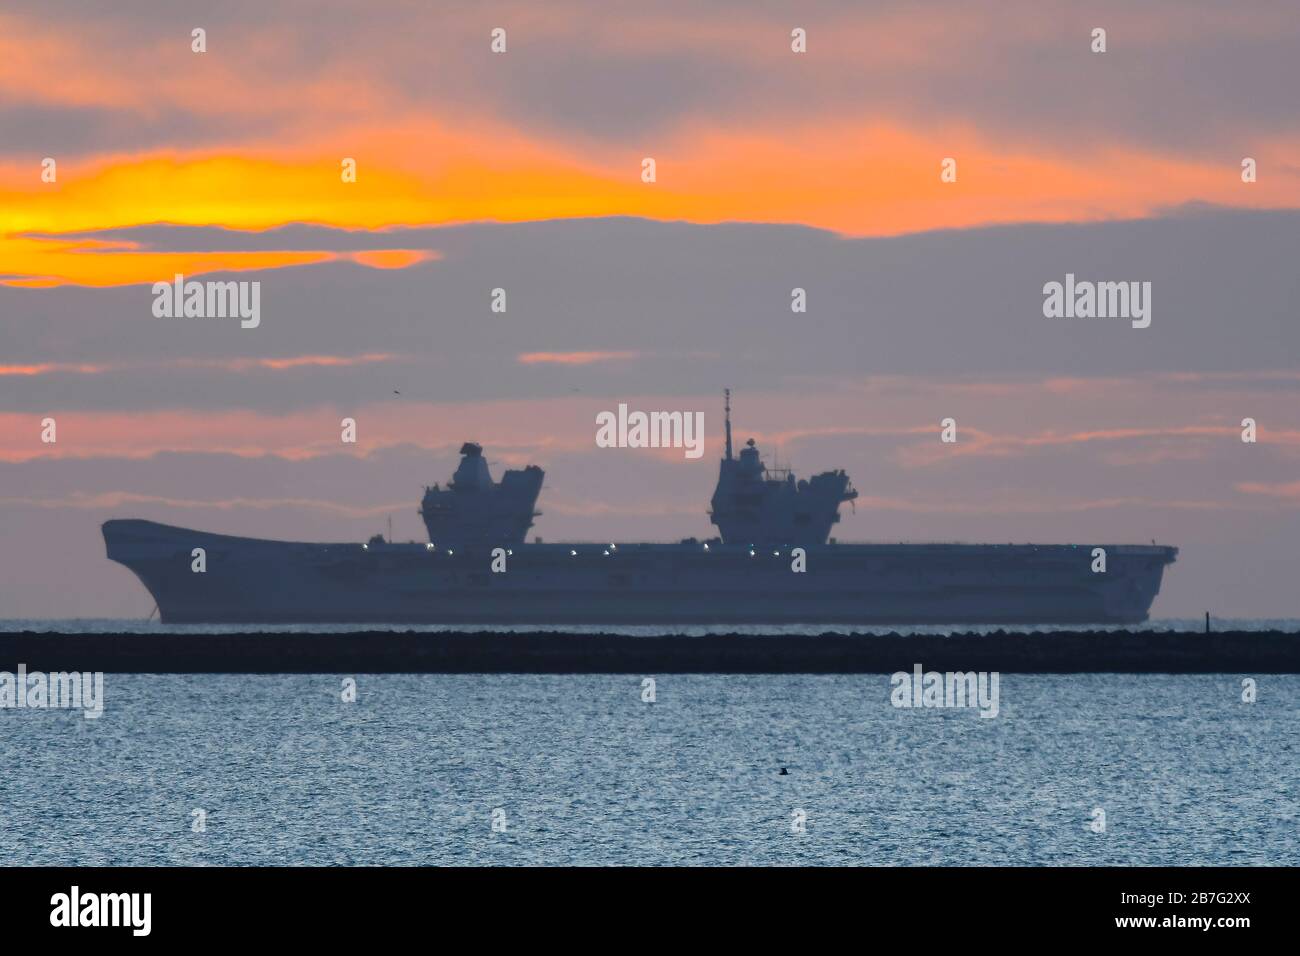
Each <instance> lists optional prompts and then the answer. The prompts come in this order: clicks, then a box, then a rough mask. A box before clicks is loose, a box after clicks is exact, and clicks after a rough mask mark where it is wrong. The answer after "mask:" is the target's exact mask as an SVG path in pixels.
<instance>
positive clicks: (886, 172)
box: [0, 123, 1300, 286]
mask: <svg viewBox="0 0 1300 956" xmlns="http://www.w3.org/2000/svg"><path fill="white" fill-rule="evenodd" d="M355 138H357V139H361V140H364V142H362V143H361V145H363V146H364V147H365V148H364V149H359V150H357V152H358V153H360V154H362V156H371V157H395V158H396V159H395V161H394V162H397V161H400V162H401V163H402V164H403V166H402V168H397V167H396V166H395V165H392V164H390V165H385V163H384V162H383V161H381V160H376V159H373V158H372V159H364V160H362V159H359V160H358V170H359V172H358V177H357V181H356V182H344V181H343V179H342V177H341V176H340V159H338V158H333V157H331V158H329V159H324V158H303V157H301V156H295V155H291V154H285V155H284V156H279V157H274V158H268V157H249V156H236V155H220V156H210V157H203V156H189V157H184V156H175V155H171V156H154V157H148V158H128V157H123V158H118V159H114V160H106V161H104V162H103V163H101V164H100V165H98V166H93V167H87V168H69V167H67V166H64V167H61V168H60V174H59V180H58V182H56V183H53V184H44V183H41V182H40V181H39V177H38V176H36V175H35V174H34V172H33V170H27V172H26V175H25V179H24V181H23V184H22V185H21V186H15V185H14V183H15V182H16V181H17V174H18V171H17V170H16V169H14V168H13V167H12V166H10V167H8V168H0V184H5V183H7V184H8V185H7V186H0V276H9V277H11V278H9V279H7V280H0V281H7V282H8V283H9V284H11V285H28V286H40V285H59V284H65V283H72V284H79V285H87V286H112V285H124V284H131V283H151V282H154V281H158V280H164V279H166V280H169V279H170V278H171V277H172V276H173V275H174V274H176V273H183V274H185V275H198V274H201V273H205V272H213V271H248V270H257V269H275V268H283V267H286V266H295V265H306V264H311V263H318V262H324V261H330V260H334V259H338V258H350V259H351V260H353V261H356V262H358V263H361V264H363V265H367V266H370V267H373V268H381V269H391V268H406V267H408V266H411V265H414V264H415V263H417V262H419V261H423V260H424V259H426V258H428V257H429V256H428V254H427V253H424V252H421V251H419V250H409V249H404V250H398V249H386V250H363V251H360V252H350V253H334V252H324V251H317V250H310V249H306V250H294V251H277V252H265V251H261V252H251V251H250V252H243V251H236V252H204V251H198V252H173V253H164V252H152V251H149V250H147V249H135V248H131V247H130V245H129V244H123V243H111V244H110V243H99V244H96V243H93V242H88V241H87V240H85V239H76V238H66V239H65V238H60V237H59V236H60V234H67V233H85V232H92V231H96V230H104V229H111V228H122V227H129V226H133V225H141V224H148V223H172V224H179V225H189V226H224V227H227V228H230V229H238V230H265V229H269V228H272V227H276V226H281V225H285V224H288V223H298V222H302V223H314V224H321V225H327V226H334V227H341V228H349V229H359V230H374V229H382V228H384V227H388V226H399V225H406V226H421V225H438V224H445V223H457V222H470V221H482V220H495V221H503V222H519V221H531V220H543V219H557V218H560V219H562V218H581V217H592V216H610V215H630V216H642V217H647V218H651V219H657V220H682V221H687V222H695V223H716V222H724V221H751V222H770V223H800V224H804V225H809V226H815V227H821V228H824V229H828V230H832V231H835V232H837V233H840V234H843V235H848V236H884V235H897V234H902V233H908V232H916V231H923V230H929V229H940V228H966V227H975V226H981V225H989V224H997V223H1014V222H1026V221H1032V222H1070V221H1096V220H1103V219H1114V218H1133V217H1141V216H1145V215H1151V214H1153V213H1154V212H1156V211H1158V210H1159V209H1161V208H1163V207H1169V206H1176V205H1178V204H1180V203H1185V202H1189V201H1201V202H1208V203H1218V204H1223V205H1229V206H1250V207H1270V208H1278V207H1290V208H1295V207H1300V179H1298V178H1296V177H1284V176H1274V177H1270V178H1269V179H1268V181H1261V182H1259V183H1254V184H1243V183H1242V182H1241V181H1240V177H1239V175H1238V171H1237V170H1235V169H1234V167H1232V166H1231V165H1208V164H1206V163H1204V162H1198V161H1195V160H1192V159H1181V158H1177V157H1171V156H1166V155H1159V154H1153V153H1143V152H1139V151H1136V150H1119V149H1097V150H1094V151H1092V152H1090V153H1088V154H1086V155H1085V154H1082V153H1079V154H1077V155H1076V154H1070V155H1060V154H1056V153H1047V152H1043V151H1041V150H1040V151H1033V150H1030V149H1028V148H1021V149H1020V150H1017V149H1014V148H1011V147H1002V146H999V145H998V144H991V143H988V142H985V141H984V140H983V139H982V138H981V137H980V136H979V135H978V134H977V133H975V132H972V131H969V130H951V131H948V132H945V133H942V134H939V133H934V132H930V133H928V134H926V135H922V134H920V133H918V132H915V131H908V130H903V129H899V128H894V127H888V126H880V125H877V126H868V125H863V126H857V125H853V124H848V123H844V124H837V125H835V126H833V127H828V126H824V125H823V126H811V127H809V128H807V129H790V130H783V131H781V132H779V133H777V132H775V131H771V130H768V131H763V130H749V131H719V130H711V129H699V130H694V131H689V132H683V133H681V134H679V135H678V136H677V137H675V138H673V139H671V140H668V141H666V142H665V143H664V144H663V146H662V148H661V149H659V150H658V151H657V152H656V153H655V155H654V158H655V160H656V164H657V169H656V172H657V181H656V182H654V183H645V182H642V180H641V160H642V156H641V155H640V154H639V153H628V152H620V153H618V154H617V155H591V156H582V157H578V156H576V155H574V154H572V153H571V152H568V151H566V150H564V149H561V148H559V147H556V146H552V145H548V144H545V143H541V142H533V141H527V140H522V139H520V138H518V137H516V136H509V137H507V138H506V139H504V140H502V139H500V138H494V135H493V134H492V133H489V132H485V131H476V130H469V129H464V130H460V131H458V132H456V133H454V134H452V133H449V132H447V131H446V130H444V129H440V128H432V129H430V128H427V127H411V126H399V127H395V128H387V129H382V130H371V131H367V132H364V133H363V132H357V133H355ZM313 148H314V149H317V150H319V149H320V147H319V146H315V147H313ZM1288 148H1290V147H1288V146H1287V145H1286V144H1280V143H1279V144H1271V145H1269V146H1261V148H1260V149H1258V150H1256V152H1258V153H1260V154H1262V155H1265V154H1267V155H1281V154H1282V153H1283V152H1284V151H1285V149H1288ZM485 156H492V157H494V158H493V159H491V160H485V159H484V158H483V157H485ZM948 156H951V157H952V158H954V159H955V160H956V161H957V173H958V178H957V182H955V183H943V182H941V181H940V176H939V172H940V162H941V160H942V159H943V158H944V157H948ZM1263 163H1265V160H1264V159H1262V158H1261V164H1263ZM27 234H39V236H43V237H44V238H38V237H37V236H34V235H27Z"/></svg>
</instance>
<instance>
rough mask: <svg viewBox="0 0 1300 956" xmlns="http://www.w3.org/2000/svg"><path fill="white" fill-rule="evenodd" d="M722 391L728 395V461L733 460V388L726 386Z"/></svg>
mask: <svg viewBox="0 0 1300 956" xmlns="http://www.w3.org/2000/svg"><path fill="white" fill-rule="evenodd" d="M722 391H723V394H724V395H726V396H727V403H726V411H727V461H731V389H729V388H724V389H723V390H722Z"/></svg>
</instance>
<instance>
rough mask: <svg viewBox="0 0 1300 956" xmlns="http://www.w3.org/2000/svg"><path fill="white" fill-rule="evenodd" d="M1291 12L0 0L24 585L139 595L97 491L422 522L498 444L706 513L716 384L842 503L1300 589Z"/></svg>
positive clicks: (114, 597)
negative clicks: (841, 490) (231, 295)
mask: <svg viewBox="0 0 1300 956" xmlns="http://www.w3.org/2000/svg"><path fill="white" fill-rule="evenodd" d="M498 28H499V29H502V30H504V31H505V34H504V37H505V51H504V52H493V49H492V44H493V31H494V30H496V29H498ZM1097 28H1101V29H1104V30H1105V41H1106V49H1105V52H1094V49H1093V47H1094V46H1095V45H1096V40H1095V39H1094V31H1095V30H1096V29H1097ZM196 29H201V30H203V31H204V33H203V41H204V43H203V45H204V51H203V52H196V51H195V50H194V45H195V42H196V41H195V39H194V34H193V31H194V30H196ZM796 29H798V30H802V31H804V36H805V37H806V52H802V53H797V52H794V50H792V31H795V30H796ZM1298 54H1300V17H1297V16H1296V12H1295V7H1294V4H1288V3H1239V4H1224V3H1211V2H1204V3H1202V2H1195V0H1177V2H1173V0H1171V2H1160V0H1155V2H1147V3H1142V4H1131V3H1069V4H1066V3H1059V4H1058V3H1050V2H1049V3H1043V2H1032V3H1031V2H1026V3H1016V2H998V3H978V2H956V0H954V2H946V0H933V2H928V3H924V4H918V3H914V2H908V3H904V2H899V3H885V2H882V3H866V2H863V3H840V2H825V0H822V2H808V0H804V2H800V3H798V4H793V3H775V2H754V0H749V2H743V3H742V2H734V3H733V2H728V0H719V2H715V3H710V4H703V5H702V4H696V3H686V2H673V0H668V2H662V3H655V4H637V3H618V2H605V3H596V2H569V0H554V2H548V3H546V4H538V3H468V2H465V3H427V2H418V3H417V2H396V0H390V2H363V0H323V2H314V3H309V2H306V0H302V2H299V0H259V2H256V3H253V2H244V0H229V2H223V3H221V4H210V3H201V2H189V0H182V2H172V3H168V4H157V3H148V2H144V0H139V2H136V0H123V2H118V3H113V4H103V3H99V2H73V0H7V2H6V3H5V4H4V5H3V7H0V542H3V544H4V545H5V546H4V547H3V548H2V549H0V618H29V617H30V618H41V617H69V616H78V617H100V616H103V617H140V618H143V617H144V616H145V615H147V614H148V613H149V611H150V609H151V608H152V603H153V602H152V600H151V599H150V598H149V596H148V595H147V593H146V592H145V591H144V589H143V587H142V586H140V585H139V583H138V582H136V581H135V579H134V577H133V576H132V575H131V574H130V572H129V571H127V570H126V569H125V568H122V567H120V566H118V565H116V564H113V563H112V562H109V561H107V559H106V558H105V557H104V549H103V542H102V538H101V537H100V534H99V525H100V523H101V522H102V521H104V520H106V519H107V518H112V517H145V518H150V519H153V520H158V521H165V522H168V523H173V524H180V525H184V526H188V527H198V528H203V529H205V530H211V531H218V532H226V533H233V534H255V535H259V536H264V537H272V538H293V539H300V540H321V541H328V540H345V541H350V540H364V538H366V537H368V536H369V535H370V534H372V533H375V532H377V531H384V530H385V528H386V522H387V520H388V519H389V518H390V517H391V518H392V522H393V531H394V536H395V537H396V538H398V539H401V540H405V539H417V540H419V539H422V536H423V528H422V526H421V524H420V520H419V517H418V515H417V514H416V509H417V507H418V502H419V498H420V495H421V494H422V490H423V486H424V485H425V484H431V483H433V482H435V481H445V480H446V479H447V478H448V477H450V475H451V472H452V471H453V470H454V468H455V464H456V458H457V456H456V450H457V449H458V448H459V446H460V444H461V442H463V441H465V440H470V439H472V440H477V441H480V442H482V443H483V444H484V445H485V447H486V449H487V455H488V458H489V461H490V462H491V463H492V464H493V467H494V469H495V470H496V471H497V472H499V471H500V470H501V469H502V468H504V467H519V466H522V465H523V464H527V463H537V464H540V465H542V466H543V467H544V468H545V469H546V471H547V479H546V485H545V487H544V489H543V492H542V497H541V500H540V505H539V506H540V508H541V510H542V512H543V515H542V517H541V518H539V519H538V522H537V525H536V526H535V529H534V531H535V533H536V534H538V535H541V536H543V537H545V538H546V539H548V540H563V539H569V538H574V539H584V540H602V539H609V540H647V539H648V540H673V539H675V538H679V537H683V536H687V535H696V536H701V537H703V536H706V535H708V534H710V533H711V532H712V530H713V529H712V527H711V525H709V523H708V516H707V513H706V512H707V503H708V498H709V496H710V494H711V492H712V488H713V484H714V482H715V480H716V476H717V459H718V457H719V456H720V455H721V423H722V417H721V405H722V395H721V393H722V389H723V388H724V387H730V388H731V389H732V390H733V396H734V397H733V404H734V406H735V412H734V419H735V424H736V429H737V439H738V440H744V439H745V438H748V437H751V436H752V437H754V438H755V439H756V440H757V441H758V443H759V445H760V448H762V449H763V451H764V453H765V456H766V458H767V460H768V463H769V464H773V463H774V458H779V463H780V464H781V465H782V466H786V465H791V466H793V467H794V468H795V469H796V471H797V472H798V473H799V474H800V475H807V474H811V473H813V472H817V471H822V470H825V469H828V468H845V469H846V470H847V471H848V472H849V474H850V475H851V476H852V478H853V481H854V485H855V487H856V488H857V489H858V491H859V493H860V497H859V499H858V500H857V501H856V503H855V504H854V506H853V507H852V508H848V507H846V508H845V509H844V517H843V520H842V523H841V524H840V525H839V527H838V529H837V536H838V537H839V539H840V540H841V541H850V540H861V541H936V540H938V541H947V540H960V541H991V542H1007V541H1038V542H1064V543H1089V542H1097V543H1123V542H1129V541H1132V542H1146V541H1150V540H1153V539H1154V540H1158V541H1159V542H1161V543H1166V544H1172V545H1176V546H1178V547H1179V548H1180V549H1181V551H1180V555H1179V560H1178V562H1177V563H1176V564H1175V565H1174V566H1173V567H1172V568H1170V569H1169V570H1168V571H1167V573H1166V578H1165V585H1164V588H1163V589H1162V593H1161V595H1160V597H1159V598H1158V599H1157V601H1156V604H1155V606H1154V608H1153V612H1152V613H1153V616H1157V617H1192V616H1198V615H1200V614H1201V613H1203V612H1204V611H1207V610H1208V611H1210V612H1212V613H1214V614H1216V615H1222V616H1236V617H1300V598H1297V596H1296V593H1295V587H1294V582H1295V580H1296V577H1297V571H1298V570H1300V561H1298V560H1297V558H1298V557H1300V467H1298V464H1300V401H1298V399H1300V329H1298V326H1297V323H1298V321H1300V315H1298V313H1300V279H1298V278H1297V266H1296V262H1297V258H1296V254H1297V250H1300V106H1298V105H1297V102H1296V98H1295V95H1294V94H1295V90H1296V89H1298V88H1300V55H1298ZM647 158H650V159H653V160H654V172H655V175H654V181H653V182H647V181H645V178H644V176H643V171H644V168H645V164H644V161H645V160H646V159H647ZM1247 158H1249V159H1251V160H1253V163H1252V164H1251V165H1252V168H1253V169H1254V172H1255V175H1254V177H1253V181H1245V179H1246V178H1249V177H1243V166H1242V164H1243V160H1246V159H1247ZM946 159H951V160H953V161H954V164H952V166H951V168H953V169H955V174H956V175H955V180H954V181H945V177H944V176H943V175H942V173H943V171H944V168H945V167H944V161H945V160H946ZM345 160H351V161H353V162H354V163H355V171H356V175H355V181H348V177H346V176H344V175H343V171H344V167H345ZM50 161H53V162H52V163H51V162H50ZM947 179H948V180H952V177H951V176H949V177H947ZM177 273H182V274H184V275H185V276H186V277H190V278H198V279H200V280H208V279H211V280H221V281H227V280H247V281H257V282H259V283H260V284H261V285H260V324H259V325H258V326H257V327H256V328H241V327H240V324H239V322H238V320H234V319H226V318H202V319H199V318H188V319H187V318H179V317H177V318H167V317H159V316H157V315H156V314H155V310H154V299H155V297H154V293H153V290H152V286H153V284H154V283H155V282H159V281H170V280H171V279H172V277H173V276H174V275H175V274H177ZM1067 274H1069V275H1075V276H1076V277H1078V279H1079V280H1091V281H1124V282H1128V281H1135V282H1141V283H1146V282H1149V283H1150V284H1151V285H1150V289H1151V324H1150V326H1149V327H1147V328H1134V327H1132V325H1131V323H1130V322H1129V321H1128V320H1126V319H1113V318H1112V319H1086V318H1071V319H1067V318H1049V317H1047V316H1045V315H1044V311H1043V302H1044V295H1043V287H1044V284H1045V283H1049V282H1053V281H1057V282H1064V281H1066V276H1067ZM796 288H799V289H803V290H805V294H806V301H807V311H805V312H793V311H792V309H791V302H792V290H793V289H796ZM494 289H503V290H505V293H506V302H507V306H506V309H505V311H504V312H499V311H493V309H492V301H493V290H494ZM619 403H627V404H628V405H629V407H631V408H634V409H636V408H640V409H644V410H682V411H702V412H703V413H704V420H705V448H706V450H705V454H704V457H703V458H701V459H699V460H689V459H686V458H685V457H684V456H683V455H682V454H681V453H680V451H670V450H648V449H627V448H613V449H611V448H599V447H597V446H596V443H595V440H594V439H595V430H596V429H595V416H596V415H597V414H598V413H599V412H601V411H605V410H612V409H615V408H617V406H618V404H619ZM345 417H350V418H353V419H355V421H356V422H357V439H358V440H357V442H356V443H355V444H344V443H342V442H341V441H340V434H341V431H340V422H341V420H342V419H343V418H345ZM949 417H951V418H953V419H954V420H955V421H956V423H957V439H958V440H957V441H956V442H955V443H952V444H946V443H943V442H941V441H940V430H941V426H940V423H941V421H942V420H943V419H945V418H949ZM1247 417H1249V418H1252V419H1254V420H1255V421H1256V422H1257V439H1258V440H1257V441H1256V442H1253V443H1246V442H1243V441H1242V440H1241V433H1242V425H1241V423H1242V420H1243V419H1244V418H1247ZM47 418H53V419H54V420H55V421H56V423H57V441H56V442H54V443H52V444H51V443H47V442H44V441H42V433H43V424H42V423H43V421H44V420H45V419H47Z"/></svg>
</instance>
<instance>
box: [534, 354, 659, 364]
mask: <svg viewBox="0 0 1300 956" xmlns="http://www.w3.org/2000/svg"><path fill="white" fill-rule="evenodd" d="M639 354H640V353H638V352H524V353H523V354H522V355H519V356H517V361H518V362H519V363H520V364H521V365H544V364H552V365H591V364H592V363H593V362H614V361H621V360H626V359H634V358H636V357H637V356H638V355H639Z"/></svg>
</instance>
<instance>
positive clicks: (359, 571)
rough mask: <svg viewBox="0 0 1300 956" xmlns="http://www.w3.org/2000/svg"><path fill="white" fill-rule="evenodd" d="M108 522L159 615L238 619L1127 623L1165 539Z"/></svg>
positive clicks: (117, 555) (116, 553) (1170, 555)
mask: <svg viewBox="0 0 1300 956" xmlns="http://www.w3.org/2000/svg"><path fill="white" fill-rule="evenodd" d="M104 540H105V543H106V545H107V549H108V557H109V558H111V559H112V560H114V561H117V562H119V563H120V564H123V565H125V566H126V567H128V568H129V569H130V570H131V571H133V572H134V573H135V575H136V576H137V577H138V578H139V579H140V581H141V582H142V583H143V584H144V586H145V587H146V588H147V589H148V590H149V592H150V593H151V594H152V595H153V597H154V599H155V600H156V602H157V604H158V611H159V614H160V615H161V618H162V620H163V621H165V622H168V623H238V624H270V623H315V624H321V623H356V624H365V623H421V624H454V625H475V624H484V625H491V624H540V625H550V624H555V625H570V624H594V625H637V624H645V625H669V624H673V625H689V624H706V625H707V624H712V625H730V624H736V625H744V624H760V625H761V624H1133V623H1139V622H1141V621H1144V620H1146V618H1147V614H1148V612H1149V610H1150V607H1151V602H1152V601H1153V600H1154V599H1155V596H1156V594H1157V593H1158V592H1159V590H1160V582H1161V578H1162V575H1163V571H1164V568H1165V566H1166V565H1167V564H1169V563H1171V562H1172V561H1173V560H1174V559H1175V556H1176V554H1177V550H1176V549H1174V548H1168V547H1161V546H1155V545H1150V546H1147V545H1028V544H1026V545H960V544H897V545H883V544H830V545H821V546H811V547H808V548H806V549H805V551H806V567H807V570H806V571H805V572H802V573H797V572H795V571H793V570H792V566H793V562H794V559H793V558H792V555H791V549H789V548H778V549H772V548H769V549H755V550H754V553H752V554H751V553H750V551H751V549H749V548H744V547H736V546H721V545H717V544H713V545H712V546H711V547H709V548H706V547H705V546H704V545H702V544H699V543H693V542H692V543H683V544H676V545H672V544H638V545H620V546H617V547H615V548H613V549H611V548H610V547H609V546H606V545H594V544H573V545H569V544H548V545H542V544H534V545H518V546H515V547H513V548H511V549H510V553H509V554H508V555H505V556H504V560H505V566H506V570H505V571H504V573H498V572H494V571H492V570H491V566H492V561H493V556H492V554H491V553H490V550H489V549H487V548H478V549H450V550H448V549H436V550H431V549H429V548H428V547H426V546H424V545H420V544H395V545H390V544H376V545H375V546H374V547H369V546H363V545H359V544H347V543H345V544H316V543H306V542H288V541H267V540H262V539H256V538H241V537H233V536H228V535H216V534H210V533H207V532H202V531H194V530H190V529H187V528H178V527H173V526H170V525H163V524H157V523H155V522H150V521H141V520H121V521H109V522H106V523H105V525H104ZM1094 547H1102V548H1104V549H1105V550H1106V570H1105V572H1103V573H1095V572H1093V571H1092V570H1091V568H1092V564H1093V557H1092V550H1093V548H1094ZM195 549H202V550H203V563H204V566H205V569H204V570H203V571H202V572H198V571H195V570H194V566H195V558H194V550H195ZM573 552H577V553H576V554H575V553H573ZM499 557H500V556H499Z"/></svg>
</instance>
